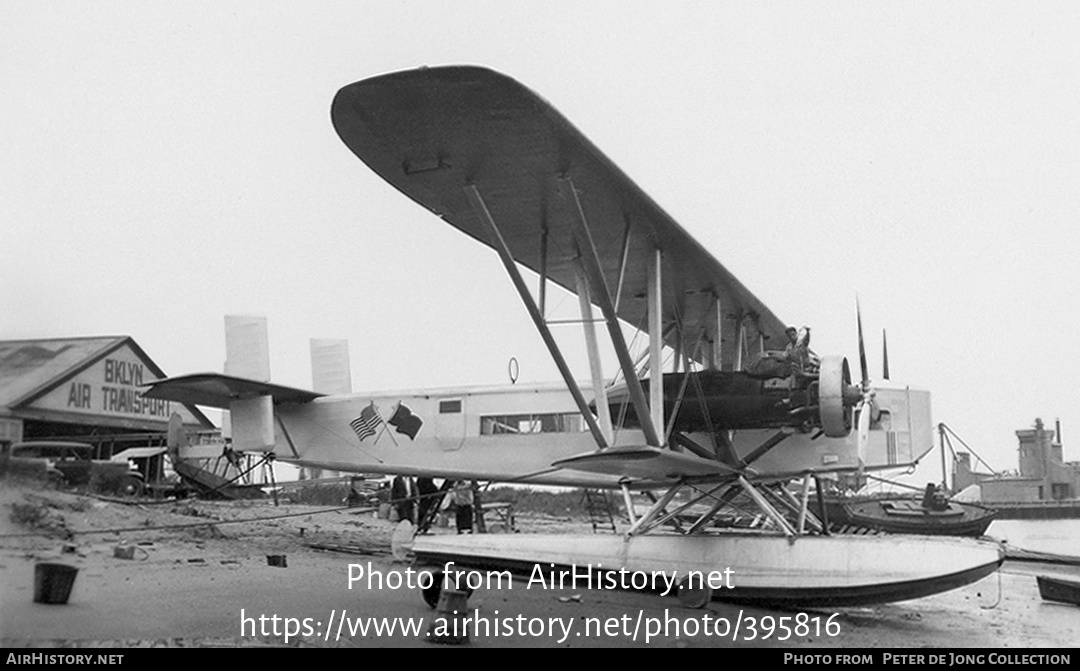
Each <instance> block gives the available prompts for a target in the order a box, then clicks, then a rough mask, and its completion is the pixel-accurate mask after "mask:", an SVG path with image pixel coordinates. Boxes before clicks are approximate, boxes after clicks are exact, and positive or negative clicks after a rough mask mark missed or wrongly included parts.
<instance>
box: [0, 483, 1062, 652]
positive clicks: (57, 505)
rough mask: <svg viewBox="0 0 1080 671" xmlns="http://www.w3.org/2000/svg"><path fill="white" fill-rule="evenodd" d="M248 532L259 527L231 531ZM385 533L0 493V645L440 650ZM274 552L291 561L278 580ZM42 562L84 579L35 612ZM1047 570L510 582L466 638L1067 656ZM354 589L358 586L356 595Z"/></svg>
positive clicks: (551, 522) (231, 506)
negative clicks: (764, 603)
mask: <svg viewBox="0 0 1080 671" xmlns="http://www.w3.org/2000/svg"><path fill="white" fill-rule="evenodd" d="M255 518H260V519H261V521H254V522H244V523H237V521H238V520H252V519H255ZM265 518H274V519H265ZM208 523H209V524H208ZM519 525H520V526H521V527H522V529H523V530H524V531H527V532H537V531H552V532H559V531H562V532H568V531H579V532H580V531H582V530H583V528H584V527H587V526H588V525H587V524H586V523H581V522H573V521H571V520H564V519H553V518H542V517H530V516H521V517H519ZM393 531H394V525H393V524H391V523H390V522H388V521H386V520H382V519H378V518H377V517H376V516H375V515H374V514H373V513H371V512H369V511H362V510H357V509H345V510H334V511H331V512H327V509H325V508H315V507H305V506H299V505H281V506H277V507H275V506H274V505H273V503H272V502H270V501H241V502H204V501H180V502H175V503H166V504H159V505H145V504H137V505H130V504H121V503H116V502H109V501H104V500H100V499H95V498H91V497H86V496H80V495H77V494H72V493H65V492H58V491H41V490H35V489H34V488H32V487H29V486H26V485H25V484H20V483H12V482H5V483H4V484H3V488H2V490H0V644H2V645H4V646H9V647H27V646H33V647H40V646H73V647H84V646H85V647H95V646H102V647H153V646H161V647H200V646H230V647H231V646H237V647H244V646H266V645H287V646H296V647H331V648H334V647H379V646H387V647H425V646H431V645H432V643H431V638H432V636H431V635H429V634H432V635H433V636H434V637H435V638H436V639H445V637H444V636H443V635H442V632H440V631H436V630H433V629H431V623H432V620H433V619H434V618H435V616H436V615H437V613H436V612H435V611H433V610H432V609H430V608H429V607H428V606H427V605H426V604H425V603H424V601H423V600H422V598H421V596H420V594H419V590H418V589H417V588H416V587H415V585H414V586H413V588H411V589H410V588H409V586H408V584H407V583H408V582H409V580H408V579H409V576H410V575H412V576H413V578H414V582H415V580H416V578H417V576H416V574H411V573H410V572H409V569H410V567H411V564H410V563H409V561H408V560H407V559H406V560H401V559H398V558H395V556H394V554H393V553H392V551H391V550H392V548H391V537H392V534H393ZM437 531H438V532H446V530H443V529H439V530H437ZM117 547H121V548H132V549H122V550H121V551H119V552H118V551H117ZM320 548H321V549H320ZM118 554H119V555H121V556H117V555H118ZM127 554H130V555H131V556H132V558H131V559H126V558H123V556H125V555H127ZM268 556H276V557H277V556H280V557H284V560H283V561H284V563H285V564H286V565H285V566H271V565H270V563H269V561H268ZM46 562H55V563H63V564H67V565H70V566H75V567H77V568H78V575H77V577H76V579H75V583H74V586H73V588H72V590H71V593H70V597H69V599H68V603H67V604H64V605H51V604H40V603H35V602H34V598H33V597H34V567H35V565H37V564H39V563H46ZM361 570H362V571H363V574H362V575H361V574H360V571H361ZM1039 573H1054V574H1062V575H1073V576H1077V575H1080V569H1078V568H1076V567H1062V566H1048V565H1044V564H1033V563H1026V562H1014V561H1007V562H1006V563H1005V564H1004V566H1003V567H1002V569H1001V570H1000V571H999V572H998V573H997V574H995V575H992V576H990V577H988V578H986V579H984V580H982V581H980V582H979V583H976V584H974V585H970V586H968V587H965V588H962V589H958V590H954V591H951V592H947V593H944V594H939V595H935V596H932V597H928V598H923V599H918V600H912V601H906V602H901V603H895V604H886V605H879V606H873V607H862V608H841V609H836V610H832V611H805V612H798V611H778V610H766V609H762V608H752V607H745V606H743V607H740V606H735V605H730V604H724V603H721V602H717V601H714V602H712V603H711V604H710V605H709V606H708V607H707V608H705V609H702V610H692V609H688V608H684V607H682V606H681V605H680V604H679V602H678V600H677V599H675V598H674V597H673V596H661V595H659V594H654V593H639V592H631V591H617V590H615V591H613V590H596V589H593V590H590V589H581V588H578V589H558V588H552V587H550V586H539V585H533V586H531V587H529V586H527V578H525V577H516V578H515V579H514V581H513V582H512V583H510V584H503V585H502V586H499V585H494V584H492V585H485V586H482V587H481V588H480V589H478V590H476V591H475V592H474V593H473V594H472V596H471V597H469V598H468V601H467V604H466V605H465V608H464V611H465V613H466V614H467V615H466V616H467V617H469V618H471V619H470V620H469V621H468V622H467V623H464V624H463V626H467V627H468V632H469V643H468V644H469V645H471V646H474V647H633V646H650V647H656V646H660V647H713V646H716V647H731V646H738V647H779V648H786V647H790V648H913V647H963V648H987V649H990V648H993V649H999V648H1000V649H1027V648H1045V647H1073V646H1075V645H1076V642H1077V641H1080V608H1075V607H1071V606H1065V605H1059V604H1053V603H1049V602H1044V601H1042V600H1041V599H1040V597H1039V594H1038V589H1037V587H1036V583H1035V578H1034V576H1035V575H1036V574H1039ZM350 575H352V576H353V578H359V579H354V581H353V584H352V585H351V586H350V581H349V578H350ZM374 576H377V578H378V580H374V581H373V582H370V583H369V582H368V579H367V578H368V577H374ZM380 580H381V581H382V584H381V586H380V585H379V584H378V582H379V581H380ZM399 582H400V583H401V584H398V583H399ZM451 621H453V618H451ZM457 621H458V622H459V623H461V621H460V618H459V619H458V620H457ZM736 628H737V629H738V632H737V634H736ZM781 639H783V640H781Z"/></svg>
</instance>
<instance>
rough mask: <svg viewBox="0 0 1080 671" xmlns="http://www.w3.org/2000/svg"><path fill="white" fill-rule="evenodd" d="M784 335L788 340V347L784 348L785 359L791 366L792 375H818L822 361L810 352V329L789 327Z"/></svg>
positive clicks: (806, 327) (807, 327)
mask: <svg viewBox="0 0 1080 671" xmlns="http://www.w3.org/2000/svg"><path fill="white" fill-rule="evenodd" d="M784 334H785V335H786V336H787V338H788V344H787V347H786V348H784V358H785V359H787V361H788V363H789V364H791V373H792V374H795V375H808V374H813V373H816V372H817V370H818V367H819V366H820V364H821V361H820V360H819V359H818V357H817V355H816V354H814V353H813V352H811V351H810V327H809V326H804V327H802V328H801V329H797V328H795V327H794V326H789V327H787V328H786V329H785V330H784Z"/></svg>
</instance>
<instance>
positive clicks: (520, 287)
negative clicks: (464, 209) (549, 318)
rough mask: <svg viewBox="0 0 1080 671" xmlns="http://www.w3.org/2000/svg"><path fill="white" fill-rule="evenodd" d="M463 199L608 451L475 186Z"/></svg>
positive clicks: (588, 421) (586, 420)
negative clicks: (470, 208) (481, 224)
mask: <svg viewBox="0 0 1080 671" xmlns="http://www.w3.org/2000/svg"><path fill="white" fill-rule="evenodd" d="M465 195H466V196H467V197H468V198H469V203H470V204H471V205H472V207H473V210H474V211H475V212H476V217H477V218H478V219H479V220H480V221H481V222H482V223H483V224H484V226H485V227H486V228H487V229H488V234H489V236H490V238H491V245H492V247H494V248H495V251H497V252H498V253H499V258H500V259H502V262H503V267H505V268H506V272H507V274H508V275H510V281H511V282H513V283H514V288H515V289H517V292H518V295H519V296H520V297H521V302H522V303H524V304H525V309H526V310H528V311H529V316H530V317H532V320H533V324H535V325H536V330H537V331H538V332H539V333H540V337H541V338H543V340H544V344H545V345H547V348H548V352H550V353H551V358H552V360H553V361H554V362H555V365H556V366H557V367H558V369H559V373H561V374H562V376H563V380H564V381H565V382H566V387H567V389H569V390H570V394H571V395H572V396H573V397H574V402H575V403H577V406H578V410H580V411H581V415H582V416H583V417H584V418H585V422H586V423H587V424H588V425H589V431H590V432H592V435H593V438H594V439H596V444H597V445H598V446H599V447H600V448H601V449H602V448H605V447H608V446H609V445H608V441H607V437H606V436H604V432H603V430H602V429H601V428H600V425H599V424H597V423H596V417H594V416H593V414H592V411H591V410H589V404H588V403H586V402H585V397H584V396H582V394H581V389H580V388H578V385H577V381H576V380H574V376H573V375H571V373H570V367H569V366H568V365H567V364H566V359H564V358H563V355H562V352H561V351H560V350H559V346H558V345H557V344H556V343H555V337H554V336H552V335H551V330H550V329H549V328H548V326H547V324H546V323H545V322H544V316H543V315H542V314H540V310H539V308H537V307H536V303H535V302H534V301H533V298H532V294H530V293H529V288H528V287H527V286H526V285H525V280H524V279H522V277H521V272H520V271H518V269H517V265H516V264H515V263H514V257H513V255H512V254H511V253H510V248H509V247H507V245H506V240H504V239H503V236H502V233H500V232H499V228H498V227H497V226H496V225H495V220H494V219H492V218H491V212H490V211H488V208H487V205H486V204H485V203H484V199H483V197H482V196H481V195H480V191H479V190H478V189H477V188H476V186H475V185H473V184H470V185H468V186H466V187H465Z"/></svg>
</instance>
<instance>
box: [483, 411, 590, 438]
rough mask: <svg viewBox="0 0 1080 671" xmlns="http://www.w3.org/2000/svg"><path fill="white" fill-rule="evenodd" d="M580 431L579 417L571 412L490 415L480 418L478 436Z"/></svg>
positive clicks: (580, 422)
mask: <svg viewBox="0 0 1080 671" xmlns="http://www.w3.org/2000/svg"><path fill="white" fill-rule="evenodd" d="M581 430H582V421H581V415H579V414H577V413H573V412H558V413H536V414H527V415H492V416H489V417H481V418H480V435H482V436H498V435H505V434H529V433H575V432H578V431H581Z"/></svg>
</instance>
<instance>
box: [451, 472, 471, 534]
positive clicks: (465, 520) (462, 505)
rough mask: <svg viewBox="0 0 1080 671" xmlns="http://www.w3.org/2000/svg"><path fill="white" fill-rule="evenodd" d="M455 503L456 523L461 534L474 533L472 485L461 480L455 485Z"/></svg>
mask: <svg viewBox="0 0 1080 671" xmlns="http://www.w3.org/2000/svg"><path fill="white" fill-rule="evenodd" d="M452 496H453V503H454V514H455V522H456V526H457V532H458V533H459V534H463V533H472V529H473V491H472V484H471V483H469V482H467V481H465V480H459V481H458V482H456V483H455V484H454V490H453V494H452Z"/></svg>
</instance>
